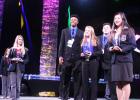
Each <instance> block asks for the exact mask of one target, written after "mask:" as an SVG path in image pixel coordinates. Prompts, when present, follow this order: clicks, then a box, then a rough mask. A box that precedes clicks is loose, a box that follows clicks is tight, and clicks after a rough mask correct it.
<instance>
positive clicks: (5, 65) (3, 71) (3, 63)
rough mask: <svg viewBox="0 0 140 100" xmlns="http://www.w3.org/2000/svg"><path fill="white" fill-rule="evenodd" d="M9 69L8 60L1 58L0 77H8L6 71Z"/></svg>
mask: <svg viewBox="0 0 140 100" xmlns="http://www.w3.org/2000/svg"><path fill="white" fill-rule="evenodd" d="M8 67H9V59H8V58H5V57H4V56H3V57H2V58H1V63H0V74H1V75H5V76H7V75H8V71H7V69H8Z"/></svg>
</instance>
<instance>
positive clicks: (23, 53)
mask: <svg viewBox="0 0 140 100" xmlns="http://www.w3.org/2000/svg"><path fill="white" fill-rule="evenodd" d="M19 38H22V45H21V46H20V48H21V52H22V55H25V47H24V38H23V36H22V35H17V36H16V38H15V42H14V44H13V47H12V48H18V39H19Z"/></svg>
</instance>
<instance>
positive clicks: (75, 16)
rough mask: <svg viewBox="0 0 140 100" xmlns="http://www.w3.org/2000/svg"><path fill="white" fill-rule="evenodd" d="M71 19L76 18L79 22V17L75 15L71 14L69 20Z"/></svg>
mask: <svg viewBox="0 0 140 100" xmlns="http://www.w3.org/2000/svg"><path fill="white" fill-rule="evenodd" d="M71 17H76V18H77V19H78V21H79V16H78V15H77V14H72V15H71V16H70V18H71Z"/></svg>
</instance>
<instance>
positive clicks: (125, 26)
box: [109, 12, 130, 41]
mask: <svg viewBox="0 0 140 100" xmlns="http://www.w3.org/2000/svg"><path fill="white" fill-rule="evenodd" d="M116 15H120V16H121V18H122V32H121V34H120V35H122V34H127V33H128V31H129V30H128V29H130V25H129V24H128V21H127V19H126V16H125V14H124V13H123V12H117V13H116V14H115V15H114V17H115V16H116ZM116 29H117V26H116V24H115V23H114V21H113V24H112V32H111V35H110V37H109V41H112V39H113V37H114V36H115V33H116V32H115V30H116Z"/></svg>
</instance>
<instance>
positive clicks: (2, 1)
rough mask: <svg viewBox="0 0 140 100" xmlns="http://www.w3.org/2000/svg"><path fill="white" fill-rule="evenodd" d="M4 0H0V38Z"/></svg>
mask: <svg viewBox="0 0 140 100" xmlns="http://www.w3.org/2000/svg"><path fill="white" fill-rule="evenodd" d="M4 1H5V0H0V38H1V31H2V19H3V7H4Z"/></svg>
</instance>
